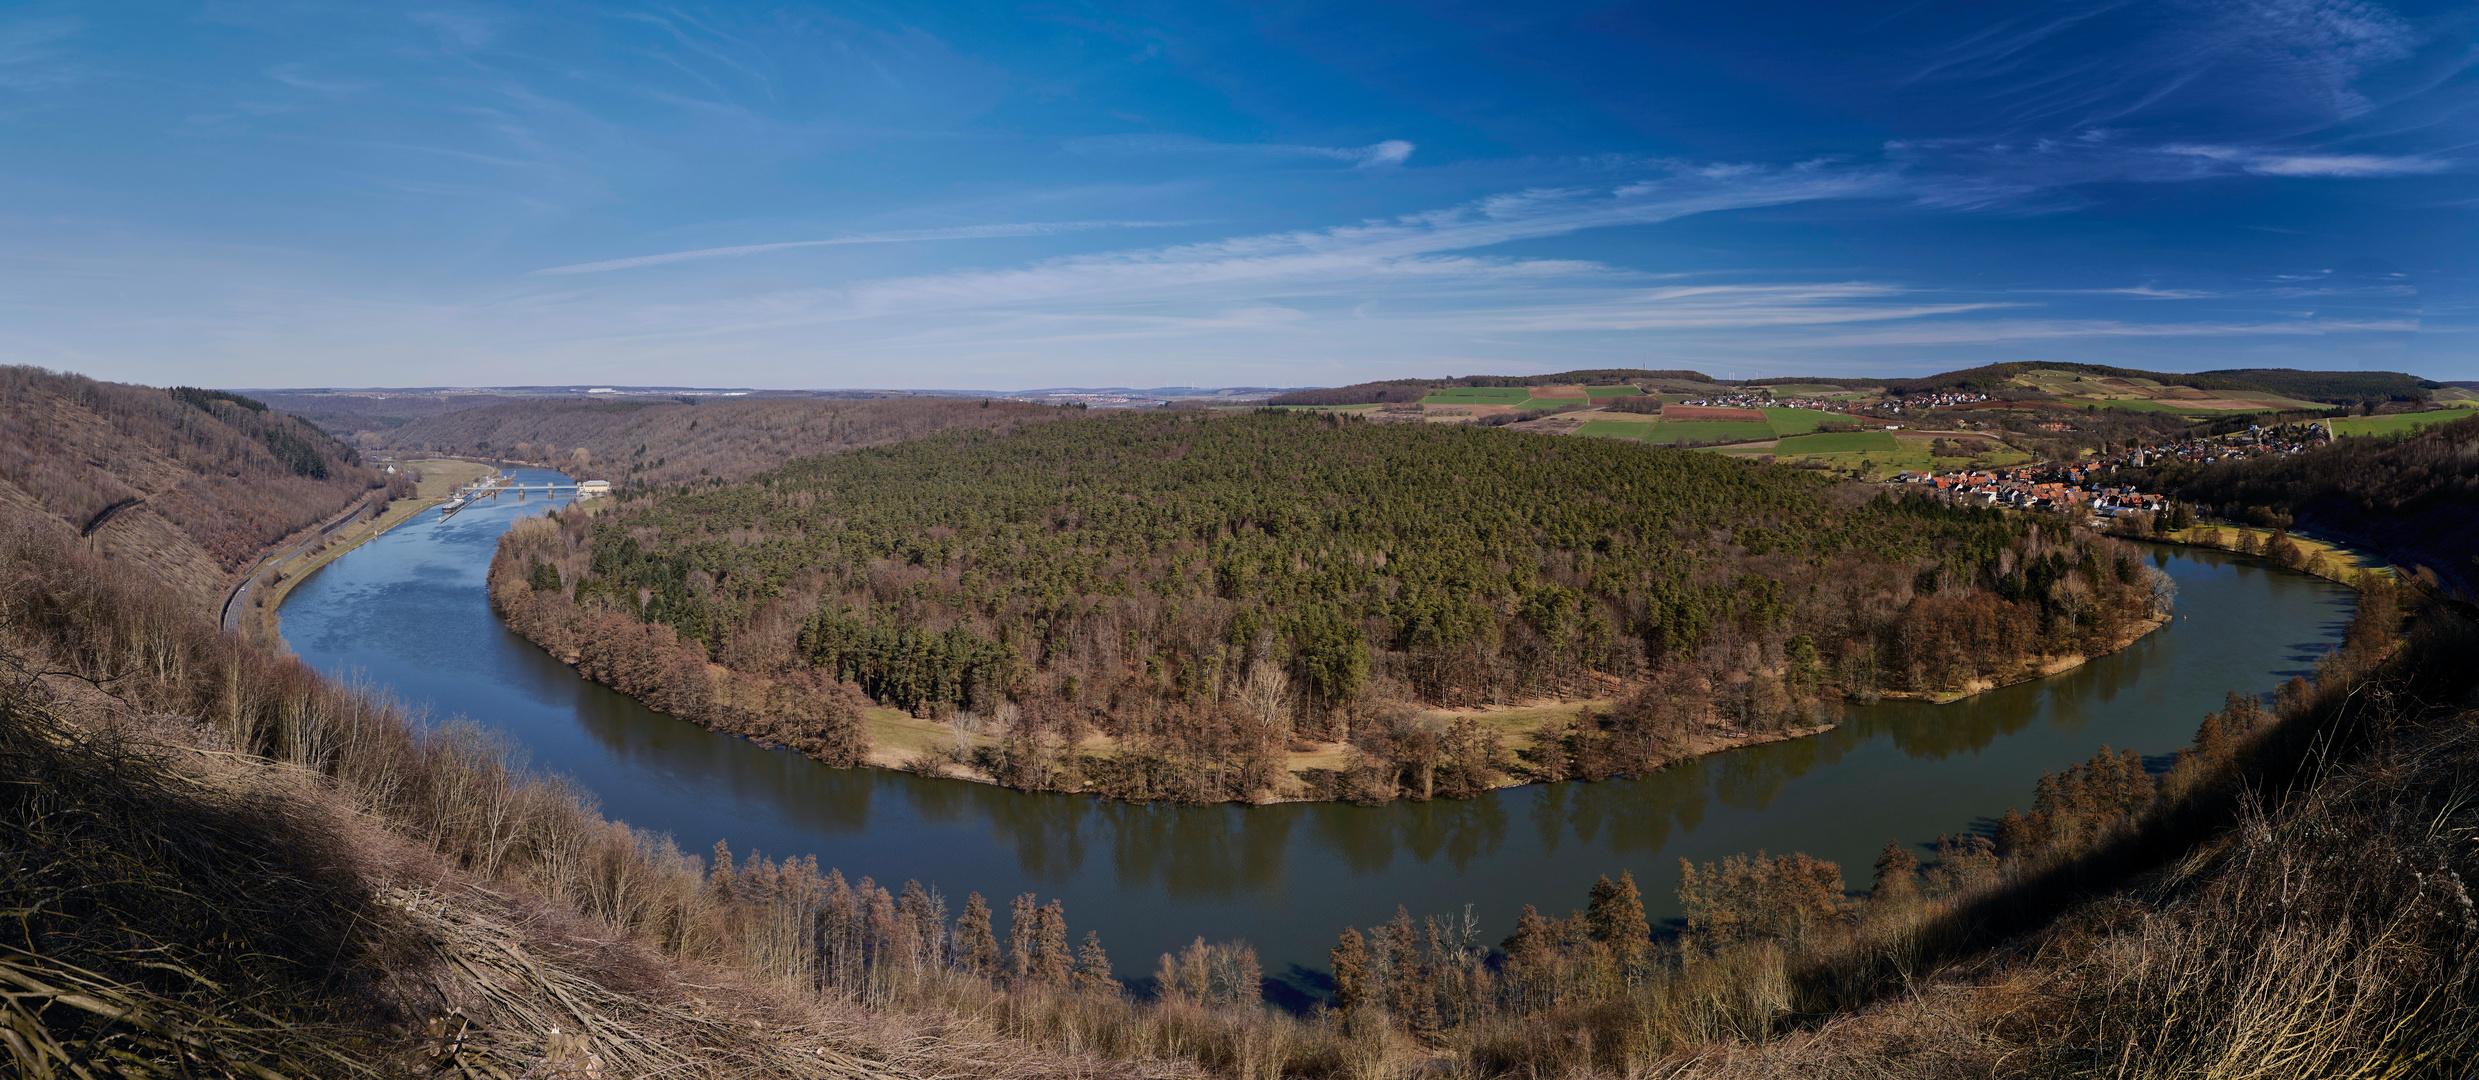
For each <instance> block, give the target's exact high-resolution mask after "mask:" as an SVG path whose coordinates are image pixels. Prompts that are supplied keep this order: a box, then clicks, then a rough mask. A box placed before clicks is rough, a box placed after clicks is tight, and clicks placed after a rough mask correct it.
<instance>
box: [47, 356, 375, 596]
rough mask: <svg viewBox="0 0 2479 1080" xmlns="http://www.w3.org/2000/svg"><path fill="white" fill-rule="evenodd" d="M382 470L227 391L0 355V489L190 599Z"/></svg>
mask: <svg viewBox="0 0 2479 1080" xmlns="http://www.w3.org/2000/svg"><path fill="white" fill-rule="evenodd" d="M386 483H387V478H386V477H385V476H384V475H383V474H381V473H379V472H377V471H376V470H373V469H371V468H369V467H368V466H366V465H365V464H364V463H363V462H362V459H361V455H360V454H359V453H358V452H357V451H355V450H354V449H353V448H351V447H349V446H346V445H344V444H342V443H340V442H337V441H336V440H335V439H334V438H333V437H332V436H329V435H328V434H327V433H326V432H324V431H321V430H319V429H318V428H317V427H316V426H314V425H311V424H309V423H306V422H303V421H301V420H297V419H294V418H291V417H287V416H284V415H282V414H280V413H277V412H274V411H273V410H270V409H268V408H267V407H266V405H265V404H263V403H261V402H258V401H255V400H252V399H250V398H246V397H242V396H240V395H237V394H228V393H224V392H222V391H215V390H199V389H195V388H191V387H175V388H173V389H171V390H168V391H167V390H159V389H155V388H153V387H146V386H129V385H125V384H121V383H108V382H98V381H96V380H93V379H89V378H85V377H84V376H79V375H68V374H61V373H57V372H51V371H45V370H43V369H41V368H33V367H0V501H5V502H8V503H10V504H13V505H15V506H17V507H19V508H20V509H22V510H26V511H29V512H30V515H31V519H32V520H38V521H48V522H52V523H56V524H57V525H58V527H59V528H60V529H62V530H63V531H65V532H67V533H68V534H70V535H74V536H79V537H84V538H86V539H87V540H88V542H89V543H91V544H92V545H93V546H94V547H95V548H96V550H97V551H98V552H99V553H101V554H104V555H107V556H115V557H121V558H128V559H134V560H141V561H143V562H145V563H146V564H147V565H148V566H149V567H150V568H151V571H152V572H153V573H154V574H156V575H158V576H160V577H162V578H163V579H165V581H166V582H167V584H169V585H170V587H172V588H174V589H175V590H177V591H178V592H180V593H181V594H182V595H183V597H184V599H186V600H188V601H192V602H194V603H197V604H201V605H203V604H206V603H208V602H209V601H210V599H211V598H215V597H219V596H220V595H221V593H222V591H223V589H225V588H226V587H228V586H229V585H230V584H231V583H232V579H233V575H235V574H237V573H239V572H241V571H244V570H246V569H247V568H248V566H249V564H250V562H251V560H253V559H254V558H256V557H257V555H258V553H259V552H260V551H261V550H262V549H264V548H265V547H267V546H268V545H270V544H273V543H274V542H275V541H277V540H279V539H281V538H283V537H285V536H287V535H290V534H292V533H294V532H297V531H299V530H301V529H303V528H306V527H308V526H310V525H313V524H316V523H318V522H319V521H322V520H324V519H326V518H327V517H329V516H331V515H333V514H335V513H336V512H338V511H340V510H343V509H344V508H345V507H346V506H347V505H349V504H351V503H352V501H353V500H354V499H356V498H359V497H361V496H362V495H363V494H364V493H366V492H368V491H370V490H371V489H373V488H378V487H382V486H384V485H385V484H386Z"/></svg>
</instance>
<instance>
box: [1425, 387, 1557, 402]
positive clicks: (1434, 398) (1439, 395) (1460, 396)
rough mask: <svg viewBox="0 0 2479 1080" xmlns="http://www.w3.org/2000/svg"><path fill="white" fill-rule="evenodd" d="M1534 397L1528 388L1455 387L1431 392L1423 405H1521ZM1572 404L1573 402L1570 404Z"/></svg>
mask: <svg viewBox="0 0 2479 1080" xmlns="http://www.w3.org/2000/svg"><path fill="white" fill-rule="evenodd" d="M1531 397H1532V389H1531V388H1530V387H1526V386H1454V387H1448V388H1446V389H1444V390H1436V391H1431V392H1430V394H1429V396H1428V397H1425V398H1422V399H1420V403H1421V404H1423V405H1521V404H1523V403H1524V402H1525V401H1527V400H1530V399H1531ZM1570 404H1572V402H1570Z"/></svg>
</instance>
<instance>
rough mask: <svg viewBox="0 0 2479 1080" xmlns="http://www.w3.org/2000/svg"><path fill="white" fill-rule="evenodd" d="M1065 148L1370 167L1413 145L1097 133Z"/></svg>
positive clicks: (1404, 157) (1407, 154) (1396, 159)
mask: <svg viewBox="0 0 2479 1080" xmlns="http://www.w3.org/2000/svg"><path fill="white" fill-rule="evenodd" d="M1066 147H1067V149H1069V150H1071V151H1074V152H1077V153H1084V154H1132V155H1184V156H1202V155H1222V156H1229V157H1243V158H1286V157H1290V158H1297V157H1308V158H1326V159H1329V160H1333V161H1345V162H1350V163H1351V165H1352V166H1353V167H1354V168H1361V169H1371V168H1380V167H1384V166H1389V165H1401V164H1403V163H1404V162H1405V161H1408V160H1410V159H1411V156H1412V151H1414V150H1416V149H1418V147H1417V146H1415V145H1414V144H1412V143H1410V142H1407V141H1405V140H1402V139H1386V140H1383V141H1381V142H1374V143H1370V144H1369V145H1367V146H1306V145H1301V144H1298V143H1226V142H1214V141H1212V140H1210V139H1199V138H1196V137H1194V136H1188V135H1100V136H1093V137H1089V138H1081V139H1072V140H1069V141H1068V142H1067V144H1066Z"/></svg>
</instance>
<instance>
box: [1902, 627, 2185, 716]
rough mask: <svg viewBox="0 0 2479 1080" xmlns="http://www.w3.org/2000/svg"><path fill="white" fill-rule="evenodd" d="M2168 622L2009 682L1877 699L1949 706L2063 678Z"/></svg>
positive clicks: (2049, 662)
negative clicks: (2013, 687) (2052, 678)
mask: <svg viewBox="0 0 2479 1080" xmlns="http://www.w3.org/2000/svg"><path fill="white" fill-rule="evenodd" d="M2169 620H2170V616H2168V615H2154V616H2152V617H2150V618H2148V619H2145V620H2143V621H2141V622H2138V623H2136V624H2135V625H2136V627H2137V628H2138V629H2136V630H2135V631H2134V632H2133V633H2130V634H2127V635H2126V636H2125V637H2123V638H2121V639H2120V640H2119V641H2118V642H2117V643H2116V644H2114V645H2111V646H2109V647H2108V648H2106V649H2102V650H2101V651H2099V652H2096V653H2092V654H2090V655H2084V654H2081V653H2076V654H2072V655H2067V656H2053V657H2046V658H2044V659H2042V660H2041V661H2040V662H2039V663H2036V664H2033V665H2031V666H2030V667H2029V668H2027V669H2025V671H2024V672H2023V674H2021V675H2018V676H2016V677H2014V678H2012V679H2007V680H2005V681H2003V682H1998V681H1995V680H1990V679H1973V680H1972V681H1971V682H1969V683H1966V684H1965V685H1964V688H1963V689H1961V690H1929V691H1909V690H1889V691H1884V692H1881V693H1879V694H1877V695H1876V696H1877V697H1879V698H1882V699H1884V700H1886V701H1925V702H1927V703H1929V704H1931V705H1951V704H1953V703H1955V702H1957V701H1962V700H1964V699H1966V698H1972V697H1977V696H1979V695H1981V694H1985V693H1988V692H1989V691H1991V690H2003V689H2005V688H2006V687H2009V686H2021V685H2022V684H2024V683H2027V682H2038V681H2040V680H2041V679H2046V678H2050V677H2052V676H2056V675H2063V674H2065V673H2067V672H2069V671H2073V670H2074V669H2076V668H2079V667H2082V666H2083V665H2085V664H2088V663H2091V662H2092V661H2093V660H2095V659H2098V658H2100V657H2103V656H2107V655H2109V654H2110V653H2114V652H2122V651H2124V650H2125V649H2126V648H2127V647H2128V646H2130V645H2133V644H2134V643H2136V642H2138V641H2141V640H2143V639H2144V638H2146V637H2148V636H2150V635H2151V633H2152V632H2153V631H2155V630H2158V629H2160V628H2161V627H2164V626H2167V625H2169Z"/></svg>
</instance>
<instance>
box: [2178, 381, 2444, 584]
mask: <svg viewBox="0 0 2479 1080" xmlns="http://www.w3.org/2000/svg"><path fill="white" fill-rule="evenodd" d="M2151 482H2152V484H2153V485H2155V486H2157V487H2159V488H2161V489H2164V490H2174V491H2175V492H2176V493H2177V494H2178V496H2179V497H2180V498H2183V499H2186V500H2188V501H2190V502H2193V503H2195V504H2197V505H2199V506H2203V507H2206V508H2208V509H2210V510H2212V511H2215V512H2218V513H2220V514H2222V515H2223V516H2226V517H2229V518H2232V519H2234V520H2238V521H2253V522H2257V523H2261V524H2279V525H2294V526H2296V527H2298V528H2303V529H2310V530H2313V531H2315V532H2317V533H2321V534H2323V535H2327V536H2332V537H2334V538H2337V539H2340V540H2343V541H2346V542H2348V543H2351V544H2354V545H2357V546H2359V547H2364V548H2368V549H2371V550H2374V551H2379V552H2382V553H2383V554H2384V555H2385V557H2386V558H2388V559H2390V560H2392V561H2393V562H2394V563H2395V564H2396V565H2399V566H2402V567H2405V568H2412V569H2414V570H2415V569H2416V568H2418V567H2425V568H2427V569H2428V570H2429V571H2430V572H2431V573H2433V574H2434V575H2435V576H2436V578H2437V579H2438V580H2439V581H2440V582H2441V583H2442V584H2444V585H2445V586H2446V587H2448V588H2450V589H2452V590H2454V591H2456V592H2460V593H2463V594H2470V593H2472V592H2473V591H2474V590H2475V589H2479V561H2475V560H2474V555H2479V550H2474V548H2475V545H2474V542H2473V540H2472V538H2473V537H2479V418H2475V419H2470V420H2462V421H2457V422H2455V423H2451V424H2440V425H2437V426H2435V427H2431V428H2425V429H2421V430H2420V431H2418V432H2416V433H2413V434H2409V435H2402V436H2390V437H2387V436H2367V437H2358V438H2348V439H2342V440H2340V441H2338V442H2336V443H2334V444H2332V445H2330V446H2326V447H2322V448H2320V449H2317V450H2315V451H2312V452H2309V453H2304V454H2292V455H2287V456H2283V457H2270V458H2255V459H2250V460H2246V461H2231V462H2221V463H2217V464H2214V465H2211V466H2207V467H2204V468H2202V469H2196V470H2185V471H2163V472H2161V473H2160V474H2158V475H2157V476H2155V477H2154V478H2153V479H2152V481H2151Z"/></svg>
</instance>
